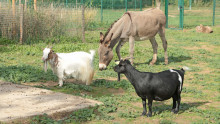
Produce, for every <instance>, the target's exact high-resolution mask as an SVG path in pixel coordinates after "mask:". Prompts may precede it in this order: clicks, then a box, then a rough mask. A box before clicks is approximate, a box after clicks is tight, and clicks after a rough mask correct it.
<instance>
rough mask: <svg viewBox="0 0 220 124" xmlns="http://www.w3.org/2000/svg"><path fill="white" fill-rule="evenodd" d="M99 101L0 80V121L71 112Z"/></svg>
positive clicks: (96, 103)
mask: <svg viewBox="0 0 220 124" xmlns="http://www.w3.org/2000/svg"><path fill="white" fill-rule="evenodd" d="M100 104H102V103H101V102H98V101H95V100H90V99H85V98H82V97H79V96H73V95H69V94H64V93H58V92H53V91H50V90H46V89H40V88H35V87H30V86H25V85H19V84H13V83H9V82H2V81H0V121H1V122H5V121H10V120H14V119H19V118H27V117H31V116H34V115H42V114H44V113H46V114H48V115H52V114H55V113H58V112H71V111H74V110H78V109H82V108H87V107H89V106H95V105H100Z"/></svg>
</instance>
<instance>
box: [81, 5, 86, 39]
mask: <svg viewBox="0 0 220 124" xmlns="http://www.w3.org/2000/svg"><path fill="white" fill-rule="evenodd" d="M82 42H83V43H85V42H86V41H85V7H84V4H82Z"/></svg>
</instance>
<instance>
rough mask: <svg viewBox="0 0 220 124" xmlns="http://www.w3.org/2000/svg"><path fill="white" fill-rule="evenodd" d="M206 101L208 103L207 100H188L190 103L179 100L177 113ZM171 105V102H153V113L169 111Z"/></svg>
mask: <svg viewBox="0 0 220 124" xmlns="http://www.w3.org/2000/svg"><path fill="white" fill-rule="evenodd" d="M206 103H209V102H208V101H205V102H190V103H184V102H181V103H180V109H179V112H178V114H181V113H184V112H185V111H187V110H189V109H190V108H194V107H196V108H197V107H199V106H201V105H204V104H206ZM172 105H173V104H170V105H166V104H164V102H157V103H155V106H154V105H153V108H152V109H153V112H154V113H158V114H160V113H162V112H163V111H165V110H170V111H171V108H172Z"/></svg>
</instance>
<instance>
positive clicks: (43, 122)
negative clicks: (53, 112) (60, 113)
mask: <svg viewBox="0 0 220 124" xmlns="http://www.w3.org/2000/svg"><path fill="white" fill-rule="evenodd" d="M31 124H62V122H61V121H55V120H53V119H51V118H50V117H49V116H48V115H47V114H43V115H41V116H39V115H38V116H35V117H33V118H32V121H31Z"/></svg>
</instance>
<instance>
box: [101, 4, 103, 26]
mask: <svg viewBox="0 0 220 124" xmlns="http://www.w3.org/2000/svg"><path fill="white" fill-rule="evenodd" d="M101 22H103V0H101Z"/></svg>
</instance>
